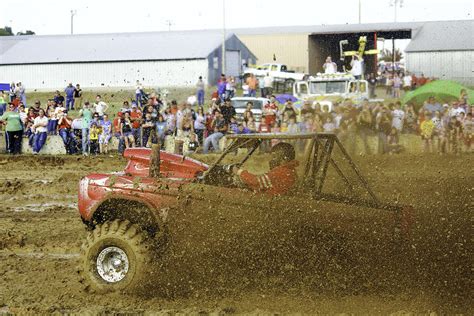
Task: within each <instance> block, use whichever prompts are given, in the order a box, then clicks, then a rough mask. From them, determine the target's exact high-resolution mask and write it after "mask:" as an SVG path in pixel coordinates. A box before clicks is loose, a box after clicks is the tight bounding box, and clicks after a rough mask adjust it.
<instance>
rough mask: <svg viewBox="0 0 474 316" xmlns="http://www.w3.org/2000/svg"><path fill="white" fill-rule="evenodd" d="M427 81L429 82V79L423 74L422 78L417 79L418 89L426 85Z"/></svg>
mask: <svg viewBox="0 0 474 316" xmlns="http://www.w3.org/2000/svg"><path fill="white" fill-rule="evenodd" d="M427 81H428V79H427V78H426V77H425V75H424V74H421V76H420V77H419V78H417V80H416V87H417V88H419V87H421V86H423V85H425V84H426V82H427Z"/></svg>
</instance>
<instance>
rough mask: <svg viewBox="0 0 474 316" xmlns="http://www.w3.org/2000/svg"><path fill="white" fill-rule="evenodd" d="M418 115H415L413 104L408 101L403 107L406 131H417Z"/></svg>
mask: <svg viewBox="0 0 474 316" xmlns="http://www.w3.org/2000/svg"><path fill="white" fill-rule="evenodd" d="M417 119H418V116H417V115H416V112H415V109H414V107H413V104H411V103H409V104H407V105H406V108H405V130H406V131H407V132H408V133H412V134H414V133H416V132H417V131H418V126H417V124H416V122H417Z"/></svg>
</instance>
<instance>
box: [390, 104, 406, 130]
mask: <svg viewBox="0 0 474 316" xmlns="http://www.w3.org/2000/svg"><path fill="white" fill-rule="evenodd" d="M404 122H405V112H403V110H402V105H401V103H400V101H397V102H396V103H395V106H394V109H393V111H392V127H393V128H395V129H396V130H397V132H398V133H401V132H402V130H403V123H404Z"/></svg>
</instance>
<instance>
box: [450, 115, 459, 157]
mask: <svg viewBox="0 0 474 316" xmlns="http://www.w3.org/2000/svg"><path fill="white" fill-rule="evenodd" d="M461 135H462V124H461V122H460V121H459V120H458V119H457V118H456V117H455V116H452V117H451V118H450V120H449V123H448V127H447V136H448V142H449V145H450V147H451V151H452V153H454V154H458V153H459V152H460V148H459V138H460V137H461Z"/></svg>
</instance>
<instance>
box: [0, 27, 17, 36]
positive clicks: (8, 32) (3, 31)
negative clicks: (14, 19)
mask: <svg viewBox="0 0 474 316" xmlns="http://www.w3.org/2000/svg"><path fill="white" fill-rule="evenodd" d="M12 35H14V34H13V31H12V28H11V27H10V26H5V27H4V28H0V36H12Z"/></svg>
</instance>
